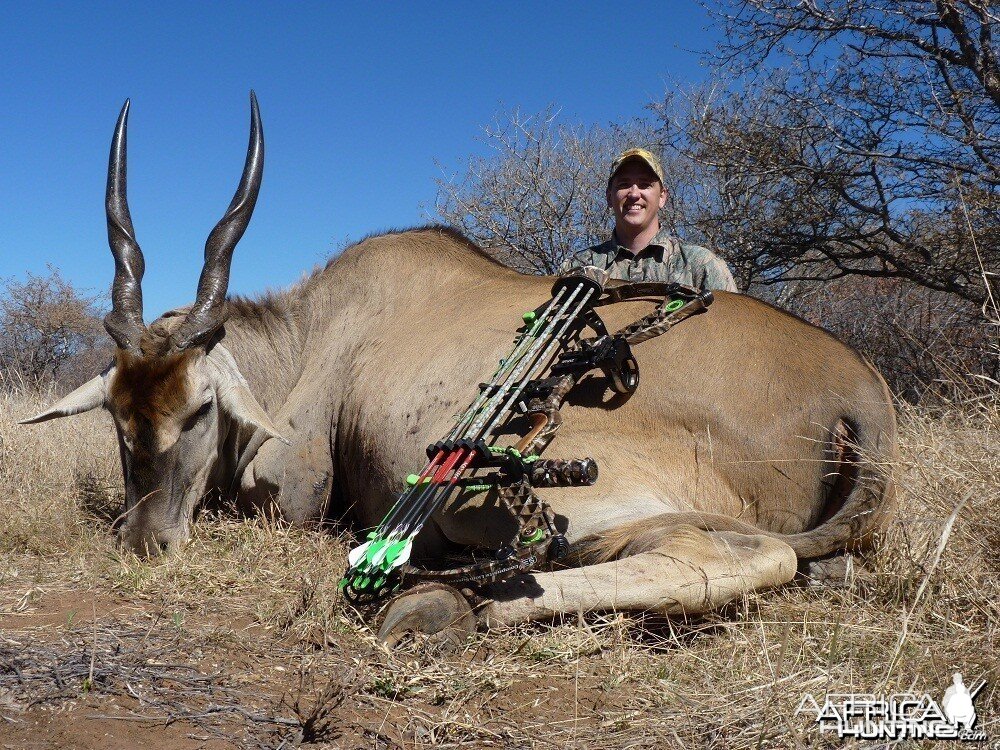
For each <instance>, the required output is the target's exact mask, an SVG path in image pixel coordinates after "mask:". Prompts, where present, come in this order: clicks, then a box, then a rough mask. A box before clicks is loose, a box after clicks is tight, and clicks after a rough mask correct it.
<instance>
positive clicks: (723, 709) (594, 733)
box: [0, 397, 1000, 748]
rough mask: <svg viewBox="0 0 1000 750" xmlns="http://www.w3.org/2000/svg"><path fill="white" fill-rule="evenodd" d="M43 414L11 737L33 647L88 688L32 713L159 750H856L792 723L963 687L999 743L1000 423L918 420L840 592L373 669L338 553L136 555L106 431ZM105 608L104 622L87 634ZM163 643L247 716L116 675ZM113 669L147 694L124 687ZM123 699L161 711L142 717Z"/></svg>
mask: <svg viewBox="0 0 1000 750" xmlns="http://www.w3.org/2000/svg"><path fill="white" fill-rule="evenodd" d="M38 403H39V402H38V401H35V402H31V400H30V399H26V398H19V399H12V398H9V397H8V398H7V399H6V400H3V401H0V528H2V533H0V627H2V628H3V630H2V631H0V737H2V736H3V727H4V726H8V725H9V726H11V727H15V728H16V727H17V726H18V723H17V722H18V721H20V720H21V718H19V717H22V714H23V712H24V711H26V710H28V709H26V708H25V705H26V703H25V701H26V700H33V699H35V698H37V697H38V695H42V696H44V695H46V693H45V689H46V687H45V686H46V683H45V680H44V679H43V678H44V675H46V674H48V673H49V672H48V671H45V670H42V671H40V672H39V671H37V670H36V672H32V674H34V675H35V677H33V678H32V679H34V682H32V683H31V685H32V687H31V691H33V692H32V693H31V695H28V692H27V689H26V688H23V689H21V693H20V694H19V693H18V690H17V689H14V688H5V687H4V686H5V684H12V685H14V686H15V687H16V685H17V684H19V683H16V682H11V681H12V680H14V677H12V676H11V675H13V672H12V671H11V670H10V669H6V671H5V663H4V660H3V655H4V654H5V653H14V652H11V651H10V649H11V648H14V649H15V652H16V646H14V647H12V646H10V643H15V644H27V643H32V644H33V645H32V646H31V649H35V650H34V651H32V650H31V649H29V648H28V646H26V645H25V646H24V647H23V648H22V655H24V654H32V653H37V654H48V655H49V656H48V657H46V658H49V657H51V658H52V659H54V660H55V661H53V663H60V664H61V663H64V662H65V663H67V664H72V665H74V666H73V670H75V671H71V672H68V673H67V674H70V675H75V676H74V677H72V678H70V677H67V678H66V679H67V680H69V681H70V683H72V684H69V685H68V686H67V685H65V684H64V685H62V686H61V687H60V686H58V685H55V683H53V685H52V686H50V687H51V693H50V694H51V695H54V696H57V698H58V700H55V699H53V700H52V701H49V702H48V703H46V702H45V701H42V703H41V704H40V705H39V706H38V707H36V708H34V709H31V710H35V711H38V710H45V708H44V707H45V706H49V707H52V706H61V707H62V708H61V709H60V710H66V711H70V710H71V709H73V710H86V711H89V713H87V714H85V715H90V716H110V715H112V714H113V713H115V712H117V713H115V716H116V718H112V719H103V720H105V721H108V722H111V723H112V724H114V723H115V722H117V723H118V724H123V723H124V722H123V721H121V719H123V718H128V717H132V718H135V717H136V716H147V720H148V721H149V722H150V724H149V726H150V729H151V731H154V730H155V731H161V729H162V731H166V729H167V728H168V727H170V726H172V725H173V724H174V723H175V722H177V721H186V722H187V725H188V726H189V730H188V735H184V734H178V735H177V736H178V738H180V739H177V741H176V746H177V747H182V746H186V745H184V744H183V738H184V737H185V736H199V735H197V731H204V732H207V734H205V735H204V736H205V737H211V738H213V739H212V741H222V740H220V738H224V737H230V738H231V744H228V745H227V744H224V743H223V744H221V745H218V746H219V747H229V746H251V745H253V743H254V742H257V743H258V744H259V746H261V747H264V746H268V747H273V746H275V745H276V744H280V743H281V742H284V743H285V746H286V747H287V746H291V745H292V744H296V743H300V742H301V743H304V744H308V743H316V744H317V745H320V746H322V745H323V744H324V743H326V745H328V746H330V747H354V746H358V747H399V746H405V747H410V746H417V747H457V746H458V745H463V744H464V745H467V746H469V745H471V746H493V747H526V746H537V747H571V746H579V747H591V746H595V745H597V746H600V747H602V748H619V747H621V748H625V747H629V748H638V747H672V746H684V747H710V748H799V747H802V748H814V747H840V746H843V743H842V742H841V741H840V740H837V739H836V738H835V737H833V736H831V735H820V734H819V733H818V732H817V730H816V728H815V725H814V724H812V723H810V721H809V719H808V718H807V717H804V716H795V709H796V707H797V705H798V703H799V701H800V699H801V698H802V696H803V695H804V694H805V693H807V692H808V693H812V694H813V695H815V696H817V698H819V697H820V696H822V695H824V694H825V693H826V692H827V691H830V692H890V693H891V692H898V691H915V692H919V693H922V692H925V691H926V692H929V693H931V695H933V696H936V697H940V694H941V692H942V691H943V689H944V688H945V687H946V685H947V684H948V683H949V682H950V679H951V674H952V673H953V672H955V671H962V672H963V673H964V674H965V675H966V677H967V678H969V679H973V678H975V679H978V678H980V677H984V678H986V679H987V680H988V685H987V687H986V689H985V691H984V692H983V693H982V694H981V696H980V697H979V699H978V700H977V703H976V705H977V708H978V710H979V714H980V717H981V722H982V724H981V726H983V727H984V728H985V729H986V731H987V733H988V734H989V735H990V737H991V738H993V739H994V740H996V739H1000V701H998V695H1000V693H998V690H997V687H998V685H1000V657H998V656H997V654H998V652H1000V644H998V642H997V641H998V638H997V623H998V622H1000V480H998V477H1000V401H998V400H994V401H984V400H980V401H978V402H976V403H975V404H972V405H967V406H966V407H965V408H963V409H959V408H955V409H953V410H950V411H948V410H942V411H938V412H936V413H930V412H927V411H919V410H914V409H909V408H905V409H903V411H902V413H901V435H902V457H901V461H900V466H899V477H900V488H901V513H900V515H899V517H898V519H897V520H896V521H895V522H894V524H893V525H892V527H891V528H890V530H889V531H888V533H887V534H886V535H885V538H884V539H883V540H882V544H881V547H880V549H879V550H878V552H877V553H875V554H874V555H873V556H872V558H871V559H870V560H869V561H867V564H866V566H865V568H864V569H863V570H859V571H857V572H855V573H854V574H852V575H851V577H850V580H849V581H848V585H847V586H844V587H841V588H822V589H818V588H786V589H784V590H781V591H777V592H770V593H767V594H762V595H759V596H749V597H746V598H744V599H743V600H742V601H740V602H739V603H738V604H736V605H733V606H731V607H730V608H728V609H727V610H726V611H724V612H721V613H718V614H715V615H712V616H710V617H707V618H705V619H704V620H701V621H697V622H681V621H664V620H654V619H653V618H639V617H626V616H624V615H618V614H610V615H603V616H596V617H588V618H585V619H584V620H582V621H578V620H577V619H576V618H570V620H569V621H567V622H565V623H561V624H555V625H553V626H544V627H543V626H524V627H518V628H510V629H506V630H502V631H499V632H498V631H491V632H490V633H489V634H479V635H478V636H476V637H475V638H474V639H473V640H472V641H471V642H470V643H469V644H468V647H467V648H466V649H465V651H463V652H462V653H460V654H453V655H440V654H436V653H434V651H433V649H432V648H430V647H428V646H426V644H424V645H421V644H419V643H418V644H413V645H411V646H410V647H407V648H403V649H401V650H398V651H396V652H392V653H389V652H387V651H385V650H384V649H382V648H381V647H379V646H378V645H377V644H376V643H375V641H374V638H373V637H372V634H371V632H370V630H369V629H368V628H367V627H366V625H365V623H364V621H363V620H362V619H361V618H360V617H359V615H358V614H357V613H356V612H355V611H353V610H352V609H351V608H350V607H349V606H348V605H347V604H346V603H345V602H344V601H343V600H342V599H341V598H340V597H339V595H338V592H337V588H336V581H337V578H338V577H339V575H340V573H341V571H342V569H343V564H344V552H345V550H344V544H343V542H342V540H340V539H338V538H336V537H335V536H333V535H331V534H328V533H323V532H319V531H315V530H302V529H292V528H287V527H285V526H282V525H279V524H275V523H271V522H267V521H266V520H263V519H254V520H249V521H240V520H236V519H233V518H229V517H209V518H203V519H202V520H201V521H200V522H199V523H198V525H197V527H196V533H195V537H194V539H193V541H192V543H191V545H190V546H189V547H188V548H187V550H186V552H185V554H184V555H182V556H179V557H176V558H173V559H169V560H166V561H164V562H159V563H155V564H148V563H144V562H141V561H139V560H137V559H135V558H134V557H131V556H129V555H125V554H123V553H121V552H120V551H118V550H117V549H116V548H115V546H114V544H113V541H112V539H111V538H110V535H109V533H108V531H107V526H108V519H109V517H112V516H113V513H114V508H115V506H116V504H117V503H118V502H120V497H119V492H120V490H119V486H120V482H121V479H120V473H119V472H120V470H119V468H118V465H117V454H116V450H115V446H114V442H113V436H112V434H111V428H110V424H109V421H108V419H107V417H105V416H103V415H101V414H88V415H85V416H81V417H77V418H75V419H69V420H63V421H60V422H58V423H53V424H48V425H41V426H34V427H19V426H17V425H16V424H15V420H16V419H17V418H19V417H23V416H26V415H28V414H29V413H30V412H32V410H33V409H34V408H35V407H36V406H37V405H38ZM963 500H964V504H963V505H962V506H961V509H960V511H959V512H958V514H957V516H956V517H955V519H954V524H953V526H951V527H950V533H949V534H947V535H946V538H944V539H943V538H942V532H943V531H944V530H945V528H946V525H947V521H948V520H949V517H950V516H951V515H952V514H953V511H954V510H955V509H956V508H957V507H959V505H960V504H962V503H963ZM91 607H93V608H94V610H93V611H94V612H95V613H96V622H95V623H92V624H91V625H86V624H81V622H82V621H83V620H86V619H88V618H89V619H91V620H93V619H94V617H92V616H91ZM12 613H19V614H16V615H15V614H12ZM91 630H93V633H94V636H93V643H94V646H93V648H92V649H91V651H90V652H87V651H86V649H87V646H86V644H87V643H88V642H89V641H88V638H89V636H88V635H87V634H88V633H90V632H91ZM143 633H145V635H144V636H143ZM4 639H6V640H4ZM114 639H117V641H118V642H119V643H126V644H128V648H126V649H125V650H121V649H119V650H118V651H114V650H113V647H112V645H109V644H112V643H113V641H114ZM60 643H62V644H64V646H62V647H61V646H60V645H59V644H60ZM167 643H170V644H174V645H173V646H171V648H172V649H173V650H174V651H173V652H174V653H175V654H176V658H175V660H176V661H177V662H178V663H183V665H185V666H184V669H187V668H188V667H191V668H196V669H198V670H199V673H202V674H205V675H208V676H210V677H211V679H212V680H215V682H212V684H213V685H215V687H214V688H213V689H214V690H216V692H217V693H218V694H219V695H223V696H229V698H231V696H233V695H235V694H239V695H243V696H245V699H244V703H240V704H239V705H241V706H243V708H239V709H238V710H237V708H234V706H235V705H236V704H235V703H234V702H233V701H232V700H230V699H229V698H227V700H228V701H229V702H228V703H226V702H223V704H219V705H218V706H217V707H216V708H217V709H218V710H214V709H213V710H208V709H206V708H205V706H207V705H209V704H210V701H209V699H208V698H202V699H198V700H195V699H194V698H192V699H191V702H190V705H191V707H189V708H187V709H185V708H184V707H183V705H182V703H183V701H182V700H181V699H182V698H183V696H184V695H185V694H184V693H183V691H182V690H181V688H180V687H177V685H180V684H182V683H181V682H178V683H177V685H174V683H170V682H169V681H167V682H165V683H162V684H161V683H156V685H153V686H147V688H148V693H142V687H141V685H139V683H141V682H143V680H145V681H146V682H149V680H150V679H152V678H151V677H150V676H149V675H146V676H145V677H143V676H142V675H144V674H146V673H145V672H142V670H141V669H139V666H137V665H138V662H136V665H133V667H130V666H129V664H131V662H127V660H125V658H124V657H123V656H122V654H136V655H142V654H146V653H148V652H150V651H151V650H153V651H156V649H157V648H160V650H159V651H156V653H161V652H162V648H161V647H162V646H163V644H167ZM5 648H6V649H7V650H6V651H5V650H4V649H5ZM60 648H62V649H63V650H62V651H60ZM73 649H75V650H76V651H81V650H82V651H83V652H84V653H86V656H87V659H89V660H90V661H91V662H93V663H94V665H95V666H94V668H93V669H91V670H90V672H91V681H90V683H89V684H88V686H86V688H85V686H84V685H83V684H82V683H81V684H79V685H76V684H75V683H73V682H72V681H73V680H77V681H79V676H80V675H81V674H82V672H81V670H83V671H86V659H85V660H84V661H83V662H81V661H79V659H77V660H76V661H74V660H72V659H69V660H68V661H67V660H65V659H64V660H63V661H59V659H60V658H61V657H60V656H59V655H60V654H62V653H63V652H66V653H69V652H71V651H73ZM73 653H75V651H74V652H73ZM112 654H115V655H114V656H112ZM38 658H39V659H40V658H42V656H39V657H38ZM136 659H138V656H136ZM116 660H117V661H116ZM143 663H145V662H143ZM114 665H118V667H117V669H118V671H119V672H121V673H122V674H124V673H125V672H126V671H127V670H128V669H130V668H134V670H135V674H136V675H139V676H137V677H136V678H135V680H136V681H137V682H135V683H134V684H133V683H128V682H127V681H126V680H125V678H124V677H122V678H121V679H120V680H118V681H116V678H115V676H114V674H111V673H110V672H109V670H110V669H111V667H113V666H114ZM213 665H215V666H214V667H213ZM20 668H21V670H22V672H23V671H24V667H23V666H22V667H20ZM172 668H173V669H174V670H175V671H176V670H181V667H180V666H177V665H174V666H173V667H172ZM49 671H52V670H49ZM112 671H113V670H112ZM147 671H148V670H147ZM181 671H182V672H183V670H181ZM54 673H55V672H54V671H53V674H54ZM183 674H188V672H183ZM4 675H7V678H8V679H7V682H6V683H5V682H4V680H3V676H4ZM39 675H41V676H39ZM93 675H97V677H96V678H94V677H93ZM53 679H54V678H53ZM63 682H64V683H65V682H66V680H63ZM161 682H162V681H161ZM126 684H127V685H128V686H129V688H130V689H133V690H136V691H138V692H139V693H140V695H149V696H153V697H152V698H149V699H148V701H147V703H145V704H141V705H140V703H141V702H135V703H127V701H129V700H133V698H132V697H130V695H131V694H130V693H129V689H126V687H124V686H125V685H126ZM184 684H187V683H184ZM192 684H193V683H192ZM197 684H202V683H200V682H199V683H197ZM206 684H207V683H206ZM171 685H174V687H171ZM115 686H117V687H115ZM5 689H6V690H7V692H6V693H5ZM185 689H190V687H189V688H185ZM170 690H174V692H173V693H170ZM178 691H180V692H178ZM234 691H235V692H234ZM215 694H216V693H213V694H212V695H215ZM32 696H34V698H32ZM74 696H75V697H74ZM154 698H155V700H154ZM123 701H124V702H123ZM157 701H159V702H157ZM206 701H208V703H206ZM88 706H89V708H86V707H88ZM226 706H228V707H229V708H226ZM74 707H75V708H74ZM158 707H159V708H158ZM157 711H159V713H157ZM167 711H169V712H172V713H171V714H170V717H172V719H171V718H170V717H168V716H167V714H166V713H164V712H167ZM185 711H186V713H185ZM240 711H242V712H243V713H242V714H240V713H239V712H240ZM247 716H254V717H257V718H256V719H247ZM149 717H152V718H149ZM156 717H160V719H159V721H160V725H158V724H157V719H156ZM91 721H102V719H91ZM226 721H229V722H235V723H232V724H227V723H225V722H226ZM5 722H6V723H5ZM220 722H222V723H220ZM248 722H249V723H248ZM269 722H270V723H269ZM161 725H162V726H161ZM158 726H160V728H159V729H158V728H157V727H158ZM191 727H193V729H191ZM198 727H201V728H202V729H201V730H198ZM206 727H207V728H206ZM237 727H239V728H238V729H237ZM247 727H250V728H249V729H248V728H247ZM191 732H194V734H191ZM227 732H228V733H229V734H227ZM237 738H238V739H237ZM164 746H165V747H170V746H171V745H170V744H166V745H164ZM192 746H194V745H192ZM208 746H210V747H216V746H217V745H206V747H208ZM904 746H905V745H904Z"/></svg>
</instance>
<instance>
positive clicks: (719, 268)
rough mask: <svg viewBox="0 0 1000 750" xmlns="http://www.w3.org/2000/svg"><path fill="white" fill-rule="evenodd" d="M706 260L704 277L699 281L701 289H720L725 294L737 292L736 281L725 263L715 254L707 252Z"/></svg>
mask: <svg viewBox="0 0 1000 750" xmlns="http://www.w3.org/2000/svg"><path fill="white" fill-rule="evenodd" d="M708 255H709V256H710V257H708V258H706V261H705V265H704V269H703V270H704V275H703V278H702V280H701V288H702V289H721V290H723V291H725V292H738V291H739V289H737V288H736V280H735V279H734V278H733V274H732V272H730V270H729V266H727V265H726V262H725V261H724V260H723V259H722V258H720V257H719V256H718V255H716V254H715V253H712V252H709V253H708Z"/></svg>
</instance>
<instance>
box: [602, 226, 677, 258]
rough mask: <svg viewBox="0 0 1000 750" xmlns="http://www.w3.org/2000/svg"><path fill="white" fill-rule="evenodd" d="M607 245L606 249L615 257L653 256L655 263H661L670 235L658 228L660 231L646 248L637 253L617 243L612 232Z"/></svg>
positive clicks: (616, 238)
mask: <svg viewBox="0 0 1000 750" xmlns="http://www.w3.org/2000/svg"><path fill="white" fill-rule="evenodd" d="M609 244H610V247H609V248H608V249H609V250H613V251H614V254H615V256H616V257H617V256H621V255H622V254H624V255H627V256H629V257H632V258H637V257H639V256H640V255H653V256H655V257H656V260H657V262H659V263H662V262H663V259H664V257H665V255H666V250H667V246H668V245H669V244H670V235H669V234H668V233H667V230H666V229H665V228H663V227H660V231H659V232H657V233H656V236H655V237H653V239H652V240H651V241H650V243H649V244H648V245H646V247H644V248H643V249H642V250H639V251H638V252H632V251H631V250H629V249H628V248H627V247H625V246H624V245H623V244H621V242H619V241H618V233H617V232H616V231H614V230H612V231H611V240H610V241H609Z"/></svg>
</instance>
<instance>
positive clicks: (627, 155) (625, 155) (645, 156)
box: [608, 148, 663, 185]
mask: <svg viewBox="0 0 1000 750" xmlns="http://www.w3.org/2000/svg"><path fill="white" fill-rule="evenodd" d="M629 159H639V160H641V161H643V162H645V163H646V165H647V166H648V167H649V168H650V169H652V170H653V174H655V175H656V176H657V177H658V178H659V180H660V184H661V185H662V184H663V165H662V164H660V160H659V159H657V158H656V156H655V155H654V154H653V152H651V151H647V150H646V149H644V148H630V149H627V150H625V151H622V152H621V153H620V154H618V157H617V158H616V159H615V160H614V161H613V162H611V174H609V175H608V184H609V185H610V184H611V179H612V178H613V177H614V176H615V173H616V172H617V171H618V170H619V169H621V168H622V165H623V164H624V163H625V162H627V161H628V160H629Z"/></svg>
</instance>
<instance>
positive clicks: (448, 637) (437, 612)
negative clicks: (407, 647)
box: [378, 583, 476, 651]
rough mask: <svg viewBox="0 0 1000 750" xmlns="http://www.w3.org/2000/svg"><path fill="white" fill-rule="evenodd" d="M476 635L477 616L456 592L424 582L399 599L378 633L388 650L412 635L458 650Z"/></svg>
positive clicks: (393, 604)
mask: <svg viewBox="0 0 1000 750" xmlns="http://www.w3.org/2000/svg"><path fill="white" fill-rule="evenodd" d="M475 632H476V616H475V615H474V614H473V613H472V607H470V606H469V602H468V601H466V599H465V597H464V596H462V594H461V593H459V591H458V590H457V589H454V588H452V587H451V586H447V585H445V584H443V583H424V584H421V585H419V586H415V587H414V588H412V589H410V590H409V591H405V592H403V593H402V594H400V595H399V596H397V597H396V598H395V599H394V600H393V601H392V602H391V603H390V604H389V608H388V610H387V612H386V614H385V619H384V620H383V621H382V627H380V628H379V631H378V639H379V640H380V641H382V643H384V644H385V645H386V646H388V647H389V648H392V647H394V646H395V645H396V644H398V643H399V642H400V641H401V640H402V639H403V637H404V636H406V635H407V634H409V633H420V634H423V635H426V636H428V642H429V643H431V644H434V645H435V646H438V647H441V648H443V649H445V650H449V651H450V650H454V649H457V648H459V647H460V646H461V645H462V644H463V643H464V642H465V640H466V639H467V638H468V637H469V636H470V635H472V634H473V633H475Z"/></svg>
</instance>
